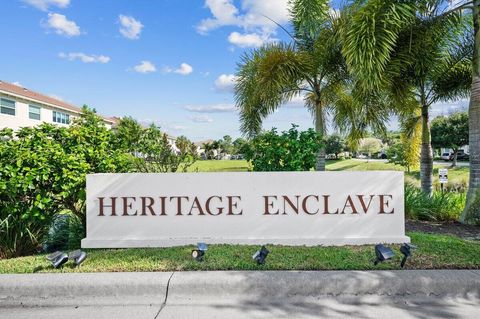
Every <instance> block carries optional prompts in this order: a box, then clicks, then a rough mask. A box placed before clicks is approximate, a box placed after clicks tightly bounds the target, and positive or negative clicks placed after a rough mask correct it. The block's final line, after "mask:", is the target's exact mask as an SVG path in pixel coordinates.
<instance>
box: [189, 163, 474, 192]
mask: <svg viewBox="0 0 480 319" xmlns="http://www.w3.org/2000/svg"><path fill="white" fill-rule="evenodd" d="M440 167H441V166H438V165H435V166H434V170H433V174H434V184H435V186H436V188H438V169H439V168H440ZM442 167H444V166H442ZM249 169H250V170H251V166H250V164H249V163H248V162H247V161H244V160H220V161H215V160H207V161H198V162H196V163H195V164H194V165H193V166H192V167H190V169H189V171H191V172H196V171H198V172H246V171H248V170H249ZM448 169H449V174H448V179H449V185H460V186H461V185H463V186H466V185H467V183H468V174H469V168H468V167H456V168H453V169H452V168H448ZM327 170H328V171H384V170H395V171H403V170H404V169H403V167H401V166H400V165H394V164H391V163H385V162H380V161H367V160H366V159H365V160H363V159H362V160H356V159H350V160H338V161H334V160H332V161H327ZM405 180H406V181H407V182H409V183H413V184H415V185H417V186H420V172H419V171H412V172H410V173H407V172H405Z"/></svg>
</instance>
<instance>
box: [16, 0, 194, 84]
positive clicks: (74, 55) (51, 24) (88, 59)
mask: <svg viewBox="0 0 480 319" xmlns="http://www.w3.org/2000/svg"><path fill="white" fill-rule="evenodd" d="M23 2H24V3H26V4H28V5H31V6H33V7H35V8H37V9H39V10H42V11H46V12H48V11H49V10H50V9H51V8H58V9H65V8H67V7H68V6H69V5H70V0H23ZM118 23H119V25H120V27H119V29H118V31H119V33H120V34H121V35H122V36H123V37H124V38H126V39H129V40H138V39H140V35H141V33H142V30H143V28H144V25H143V24H142V22H141V21H139V20H137V19H135V18H134V17H132V16H127V15H123V14H120V15H119V16H118ZM42 26H43V27H45V28H46V29H48V30H50V31H52V32H54V33H56V34H58V35H61V36H65V37H68V38H72V37H78V36H80V35H82V34H85V32H84V31H83V30H81V29H80V26H79V25H78V24H77V23H76V22H75V21H73V20H70V19H69V18H67V16H66V15H64V14H60V13H55V12H48V14H47V18H46V20H45V21H43V22H42ZM58 56H59V57H60V58H62V59H65V60H68V61H81V62H83V63H101V64H106V63H109V62H110V60H111V58H110V57H109V56H106V55H102V54H100V55H96V54H87V53H84V52H69V53H64V52H61V53H59V54H58ZM129 70H133V71H135V72H138V73H142V74H146V73H154V72H157V67H156V66H155V64H153V62H151V61H148V60H143V61H140V62H139V64H137V65H135V66H133V67H132V68H130V69H129ZM163 70H164V73H175V74H180V75H189V74H191V73H192V72H193V67H192V66H191V65H190V64H188V63H185V62H184V63H182V64H180V66H179V67H178V68H172V67H169V66H166V67H164V69H163Z"/></svg>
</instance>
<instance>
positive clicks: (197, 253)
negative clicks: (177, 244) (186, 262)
mask: <svg viewBox="0 0 480 319" xmlns="http://www.w3.org/2000/svg"><path fill="white" fill-rule="evenodd" d="M207 249H208V246H207V244H205V243H198V244H197V249H194V250H192V257H193V258H194V259H195V260H196V261H202V260H203V256H204V255H205V251H207Z"/></svg>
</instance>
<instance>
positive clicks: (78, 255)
mask: <svg viewBox="0 0 480 319" xmlns="http://www.w3.org/2000/svg"><path fill="white" fill-rule="evenodd" d="M68 259H70V260H73V262H74V263H75V265H76V266H80V264H81V263H83V262H84V260H85V259H87V253H86V252H84V251H82V250H80V249H77V250H74V251H72V252H71V253H70V254H68Z"/></svg>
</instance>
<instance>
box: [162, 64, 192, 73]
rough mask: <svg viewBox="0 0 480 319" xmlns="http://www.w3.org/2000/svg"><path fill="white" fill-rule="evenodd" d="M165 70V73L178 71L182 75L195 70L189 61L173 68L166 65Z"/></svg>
mask: <svg viewBox="0 0 480 319" xmlns="http://www.w3.org/2000/svg"><path fill="white" fill-rule="evenodd" d="M163 72H165V73H172V72H173V73H177V74H181V75H189V74H190V73H192V72H193V67H192V66H191V65H190V64H188V63H182V64H180V66H179V67H178V68H176V69H174V68H171V67H169V66H166V67H164V68H163Z"/></svg>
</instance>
